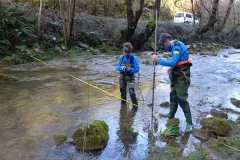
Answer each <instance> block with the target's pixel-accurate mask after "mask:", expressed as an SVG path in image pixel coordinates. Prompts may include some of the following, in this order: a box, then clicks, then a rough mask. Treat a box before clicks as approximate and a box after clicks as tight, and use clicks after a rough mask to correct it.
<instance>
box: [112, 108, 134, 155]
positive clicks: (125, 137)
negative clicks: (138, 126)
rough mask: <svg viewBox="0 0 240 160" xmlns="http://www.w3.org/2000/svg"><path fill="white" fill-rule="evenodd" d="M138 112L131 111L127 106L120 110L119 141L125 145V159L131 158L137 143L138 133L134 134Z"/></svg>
mask: <svg viewBox="0 0 240 160" xmlns="http://www.w3.org/2000/svg"><path fill="white" fill-rule="evenodd" d="M135 115H136V111H134V109H132V110H130V109H129V108H128V105H127V104H122V106H121V109H120V119H119V127H120V128H119V130H118V132H117V134H118V136H119V139H120V140H121V141H122V143H123V145H124V153H123V155H124V156H125V157H129V155H130V152H131V147H132V146H133V145H134V144H135V143H136V140H137V136H138V133H137V132H134V129H133V127H132V126H133V123H134V117H135Z"/></svg>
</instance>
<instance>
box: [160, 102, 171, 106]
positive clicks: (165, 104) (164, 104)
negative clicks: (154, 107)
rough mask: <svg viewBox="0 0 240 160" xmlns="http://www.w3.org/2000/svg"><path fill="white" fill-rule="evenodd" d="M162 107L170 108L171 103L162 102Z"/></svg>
mask: <svg viewBox="0 0 240 160" xmlns="http://www.w3.org/2000/svg"><path fill="white" fill-rule="evenodd" d="M160 106H161V107H170V103H169V102H168V101H166V102H162V103H161V104H160Z"/></svg>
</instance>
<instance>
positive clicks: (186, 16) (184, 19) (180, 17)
mask: <svg viewBox="0 0 240 160" xmlns="http://www.w3.org/2000/svg"><path fill="white" fill-rule="evenodd" d="M193 21H194V18H193V14H192V13H189V12H178V13H176V15H175V16H174V20H173V22H174V23H185V24H193ZM195 23H196V24H197V23H199V21H198V20H196V19H195Z"/></svg>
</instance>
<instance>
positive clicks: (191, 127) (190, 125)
mask: <svg viewBox="0 0 240 160" xmlns="http://www.w3.org/2000/svg"><path fill="white" fill-rule="evenodd" d="M193 129H194V126H193V125H192V124H189V123H187V126H186V129H185V133H190V132H192V130H193Z"/></svg>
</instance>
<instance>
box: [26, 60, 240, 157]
mask: <svg viewBox="0 0 240 160" xmlns="http://www.w3.org/2000/svg"><path fill="white" fill-rule="evenodd" d="M31 57H32V58H33V59H35V60H37V61H39V62H41V63H43V64H45V65H47V66H50V67H53V68H55V67H54V66H52V65H50V64H48V63H46V62H43V61H42V60H40V59H38V58H36V57H34V56H31ZM67 75H68V76H70V77H72V78H73V79H76V80H78V81H80V82H83V83H85V84H87V85H89V86H91V87H93V88H95V89H97V90H99V91H102V92H104V93H106V94H108V95H109V96H112V97H115V98H117V99H119V100H122V101H125V102H127V103H128V104H131V105H133V106H138V105H136V104H134V103H132V102H130V101H127V100H125V99H122V98H120V97H118V96H116V95H114V94H112V93H110V92H108V91H106V90H104V89H102V88H99V87H97V86H95V85H93V84H90V83H88V82H86V81H84V80H82V79H80V78H78V77H76V76H73V75H71V74H68V73H67ZM138 107H139V108H143V107H141V106H138ZM143 109H145V108H143ZM154 115H157V113H156V112H155V113H154ZM223 145H225V146H227V147H229V148H231V149H233V150H236V151H238V152H240V150H239V149H236V148H234V147H231V146H229V145H226V144H223Z"/></svg>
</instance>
